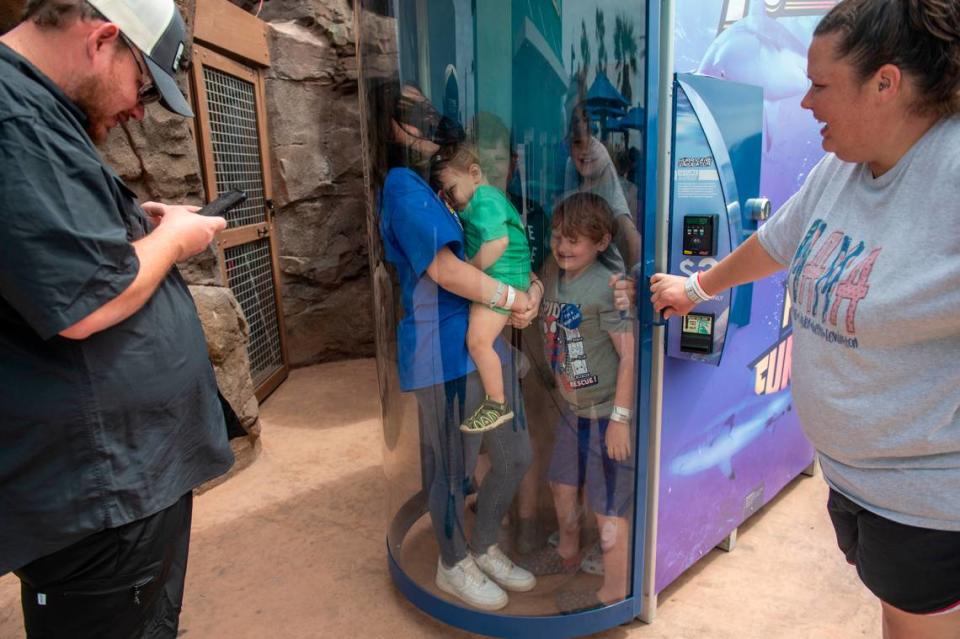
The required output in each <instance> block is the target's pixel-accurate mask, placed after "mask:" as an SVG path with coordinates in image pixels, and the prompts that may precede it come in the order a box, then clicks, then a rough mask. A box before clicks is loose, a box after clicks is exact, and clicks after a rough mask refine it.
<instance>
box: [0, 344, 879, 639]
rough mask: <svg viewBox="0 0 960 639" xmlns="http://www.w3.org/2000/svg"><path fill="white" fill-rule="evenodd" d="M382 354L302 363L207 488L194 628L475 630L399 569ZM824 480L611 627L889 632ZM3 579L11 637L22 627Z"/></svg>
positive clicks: (778, 633) (651, 635) (731, 634)
mask: <svg viewBox="0 0 960 639" xmlns="http://www.w3.org/2000/svg"><path fill="white" fill-rule="evenodd" d="M378 415H379V409H378V402H377V380H376V371H375V365H374V362H373V361H372V360H359V361H351V362H339V363H335V364H328V365H322V366H315V367H311V368H307V369H300V370H296V371H294V372H293V373H292V374H291V376H290V379H289V380H288V381H287V382H286V383H285V384H284V385H283V386H282V387H281V388H280V389H279V390H277V392H276V393H274V394H273V396H271V397H270V398H269V399H268V400H267V402H266V403H265V404H264V406H263V408H262V419H263V450H262V453H261V455H260V457H259V458H258V459H257V460H256V461H255V462H254V463H253V465H252V466H251V467H250V468H248V469H246V470H244V471H242V472H241V473H239V474H238V475H237V476H235V477H233V478H232V479H230V480H229V481H227V482H226V483H224V484H222V485H220V486H217V487H216V488H214V489H212V490H210V491H208V492H206V493H204V494H203V495H201V496H200V497H199V498H198V499H197V500H196V502H195V511H194V527H193V540H192V548H191V551H192V552H191V555H190V567H189V571H188V575H187V591H186V599H185V602H184V609H183V615H182V617H181V633H180V634H181V636H185V637H190V638H193V639H221V638H224V639H225V638H230V639H248V638H249V639H263V638H268V639H310V638H315V637H317V638H326V637H353V636H363V637H365V638H367V639H375V638H379V637H384V638H389V639H405V638H412V637H469V636H471V635H468V634H467V633H463V632H460V631H457V630H454V629H452V628H450V627H448V626H445V625H443V624H441V623H439V622H436V621H433V620H432V619H430V618H428V617H427V616H425V615H424V614H422V613H420V612H419V611H418V610H417V609H416V608H414V607H413V606H412V605H411V604H409V603H408V602H407V601H406V600H405V599H404V598H403V597H402V596H401V595H400V594H398V592H397V591H396V590H395V589H394V588H393V586H392V584H391V582H390V579H389V576H388V575H387V570H386V561H385V548H384V534H385V530H386V522H387V519H388V517H387V513H386V512H385V511H386V509H385V503H386V497H385V495H386V483H385V479H384V474H383V470H382V469H383V465H382V452H381V451H382V448H383V437H382V435H381V427H380V423H379V419H378ZM826 494H827V490H826V486H825V485H824V483H823V481H822V480H821V479H819V478H814V479H809V478H802V479H798V480H796V481H794V482H793V483H792V484H790V485H789V486H788V487H787V488H786V490H784V491H783V493H781V495H780V496H779V497H778V498H776V499H775V500H774V501H773V502H772V503H771V504H769V505H768V506H767V507H766V508H764V509H763V510H762V511H760V512H759V513H758V514H757V515H755V516H754V517H752V518H751V520H750V521H748V522H747V523H746V524H745V525H744V526H743V527H741V528H740V531H739V538H738V545H737V547H736V549H735V550H734V551H733V552H731V553H723V552H720V551H716V550H715V551H713V552H711V553H710V554H709V555H708V556H706V557H704V559H703V560H702V561H700V562H699V563H698V564H696V565H695V566H694V567H693V568H692V569H690V570H689V571H688V572H687V573H686V574H685V575H683V576H682V577H681V578H680V579H679V580H678V581H677V582H675V583H674V584H672V585H671V586H670V587H669V588H668V589H667V590H666V591H665V592H663V593H661V595H660V605H659V608H658V610H657V618H656V620H655V622H654V623H653V624H651V625H645V624H642V623H640V622H635V623H633V624H630V625H627V626H622V627H620V628H617V629H614V630H610V631H607V632H605V633H602V634H600V635H598V636H599V637H604V638H609V639H613V638H616V639H621V638H624V637H643V638H645V639H655V638H668V637H669V638H690V639H699V638H710V639H724V638H731V639H733V638H736V639H751V638H757V639H759V638H763V639H769V638H776V639H794V638H795V639H801V638H803V639H808V638H811V639H812V638H818V639H819V638H829V639H846V638H853V637H864V636H867V637H879V636H880V623H879V606H878V604H876V603H875V601H874V600H873V598H872V597H871V596H870V594H869V593H868V592H867V591H866V590H865V589H864V588H863V587H862V586H861V585H860V584H859V582H858V581H857V578H856V574H855V573H854V571H853V569H852V568H850V567H849V566H847V564H846V563H845V562H844V561H843V559H842V557H841V556H840V554H839V552H838V551H837V550H836V547H835V545H834V539H833V534H832V531H831V528H830V522H829V520H828V517H827V514H826V510H825V508H824V503H825V501H826ZM21 624H22V622H21V616H20V609H19V586H18V582H17V580H16V579H15V578H14V577H13V576H12V575H7V576H5V577H2V578H0V638H2V639H8V638H14V637H22V636H23V631H22V625H21Z"/></svg>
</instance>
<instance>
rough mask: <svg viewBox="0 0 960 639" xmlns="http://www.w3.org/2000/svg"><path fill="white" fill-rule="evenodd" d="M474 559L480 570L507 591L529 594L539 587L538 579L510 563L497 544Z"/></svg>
mask: <svg viewBox="0 0 960 639" xmlns="http://www.w3.org/2000/svg"><path fill="white" fill-rule="evenodd" d="M473 559H474V561H476V563H477V566H479V567H480V570H482V571H483V572H485V573H487V575H488V576H489V577H490V578H491V579H493V580H494V581H495V582H497V583H498V584H500V585H501V586H503V587H504V588H506V589H507V590H512V591H514V592H527V591H528V590H533V588H534V586H536V585H537V578H536V577H534V576H533V575H532V574H530V572H529V571H526V570H524V569H523V568H521V567H520V566H518V565H516V564H515V563H513V562H512V561H510V558H509V557H507V556H506V555H505V554H503V551H502V550H500V548H499V547H498V546H497V545H496V544H494V545H493V546H490V548H488V549H487V552H485V553H483V554H482V555H474V556H473Z"/></svg>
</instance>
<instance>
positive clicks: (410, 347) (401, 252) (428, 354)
mask: <svg viewBox="0 0 960 639" xmlns="http://www.w3.org/2000/svg"><path fill="white" fill-rule="evenodd" d="M380 235H381V236H382V238H383V245H384V252H385V254H386V258H387V261H388V262H390V263H391V264H393V265H394V267H396V269H397V277H398V278H399V280H400V288H401V296H402V301H403V319H401V320H400V323H399V325H398V326H397V355H398V360H399V361H398V363H397V367H398V368H399V374H400V388H401V389H402V390H404V391H410V390H415V389H417V388H425V387H429V386H434V385H436V384H440V383H442V382H445V381H449V380H452V379H457V378H458V377H462V376H463V375H466V374H467V373H470V372H472V371H473V370H474V365H473V361H472V360H471V359H470V355H469V353H468V352H467V343H466V336H467V319H468V317H469V310H470V302H469V301H468V300H466V299H464V298H462V297H460V296H458V295H454V294H453V293H450V292H449V291H447V290H445V289H443V288H441V287H439V286H437V284H436V282H434V281H433V280H432V279H430V277H429V276H428V275H427V267H428V266H430V264H431V263H432V262H433V260H434V258H435V257H436V256H437V253H438V252H439V251H440V249H442V248H444V247H449V248H450V250H451V251H453V254H454V255H456V256H457V257H458V258H459V259H461V260H462V259H463V227H461V226H460V221H459V220H458V219H457V217H456V216H455V215H454V214H453V213H452V212H451V211H450V210H449V209H448V208H447V207H446V206H445V205H444V204H443V202H441V201H440V199H439V198H438V197H437V196H436V194H435V193H434V192H433V191H432V190H431V189H430V187H429V186H428V185H427V183H426V182H424V181H423V179H422V178H421V177H420V176H419V175H417V174H416V173H414V172H413V171H411V170H410V169H405V168H395V169H391V170H390V172H389V173H388V174H387V179H386V181H385V183H384V186H383V193H382V195H381V206H380Z"/></svg>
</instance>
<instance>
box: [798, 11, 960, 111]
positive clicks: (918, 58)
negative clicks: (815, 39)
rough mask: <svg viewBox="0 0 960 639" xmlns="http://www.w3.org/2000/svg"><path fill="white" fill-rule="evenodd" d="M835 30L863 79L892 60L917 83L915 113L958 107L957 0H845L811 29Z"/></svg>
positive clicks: (959, 48) (959, 40)
mask: <svg viewBox="0 0 960 639" xmlns="http://www.w3.org/2000/svg"><path fill="white" fill-rule="evenodd" d="M834 33H839V34H840V42H839V45H838V53H839V54H840V57H842V58H847V57H849V59H850V61H851V62H852V63H853V65H854V68H855V69H856V71H857V73H858V75H859V76H860V79H861V80H866V79H867V78H869V77H870V76H871V75H873V74H874V73H876V71H877V70H878V69H879V68H880V67H882V66H883V65H885V64H893V65H896V66H898V67H899V68H900V69H901V70H902V71H903V72H904V73H905V74H907V75H909V76H910V78H911V79H913V81H914V82H915V83H916V86H917V89H918V91H919V94H920V97H919V99H918V100H917V103H916V104H915V105H914V108H915V110H916V111H917V112H918V113H937V114H941V115H950V114H953V113H958V112H960V2H958V0H844V1H843V2H841V3H840V4H838V5H837V6H835V7H834V8H833V9H831V10H830V12H829V13H827V15H826V16H824V18H823V20H821V21H820V24H818V25H817V28H816V30H815V31H814V33H813V35H814V36H823V35H830V34H834Z"/></svg>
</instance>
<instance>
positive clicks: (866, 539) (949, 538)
mask: <svg viewBox="0 0 960 639" xmlns="http://www.w3.org/2000/svg"><path fill="white" fill-rule="evenodd" d="M827 510H828V511H829V512H830V519H831V520H833V528H834V530H835V531H836V533H837V544H839V546H840V550H842V551H843V553H844V554H845V555H846V556H847V561H848V562H849V563H850V564H852V565H854V566H856V568H857V573H858V574H859V575H860V580H861V581H863V583H864V584H865V585H866V586H867V588H869V589H870V591H871V592H872V593H873V594H875V595H876V596H877V597H879V598H880V600H881V601H884V602H886V603H888V604H890V605H891V606H893V607H895V608H899V609H900V610H903V611H905V612H910V613H914V614H936V613H940V612H945V611H947V610H951V609H952V608H955V607H957V606H958V605H960V532H957V531H949V530H933V529H930V528H918V527H916V526H908V525H906V524H900V523H897V522H895V521H891V520H889V519H886V518H884V517H881V516H880V515H877V514H875V513H872V512H870V511H869V510H867V509H865V508H863V507H862V506H860V505H859V504H856V503H854V502H853V501H851V500H849V499H847V498H846V497H844V496H843V495H841V494H840V493H838V492H837V491H835V490H833V489H832V488H831V489H830V498H829V499H828V500H827Z"/></svg>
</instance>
